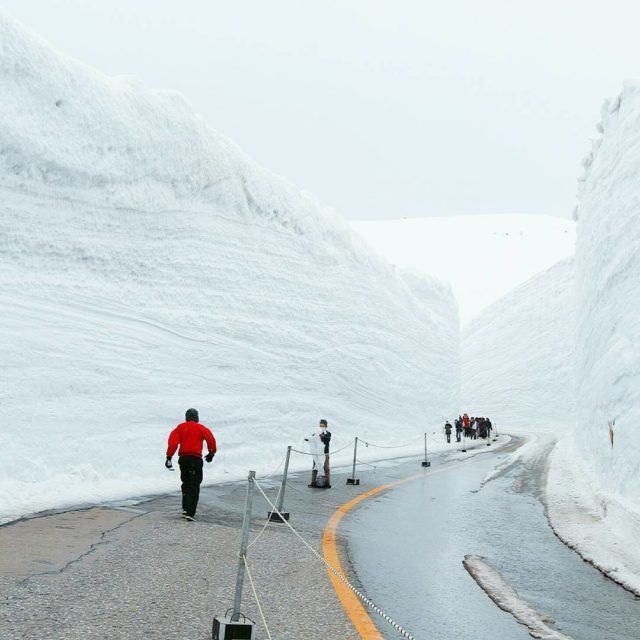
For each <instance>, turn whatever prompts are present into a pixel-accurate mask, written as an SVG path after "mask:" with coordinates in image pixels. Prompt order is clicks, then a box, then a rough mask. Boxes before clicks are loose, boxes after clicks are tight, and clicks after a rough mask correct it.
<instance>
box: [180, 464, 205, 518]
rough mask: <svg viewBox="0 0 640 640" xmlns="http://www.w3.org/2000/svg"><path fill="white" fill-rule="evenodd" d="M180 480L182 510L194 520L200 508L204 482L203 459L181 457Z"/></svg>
mask: <svg viewBox="0 0 640 640" xmlns="http://www.w3.org/2000/svg"><path fill="white" fill-rule="evenodd" d="M178 464H179V465H180V480H182V510H183V511H184V512H185V513H186V514H187V515H188V516H191V517H192V518H193V516H195V515H196V509H197V508H198V498H199V497H200V483H201V482H202V458H200V457H198V456H180V458H178Z"/></svg>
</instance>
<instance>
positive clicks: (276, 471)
mask: <svg viewBox="0 0 640 640" xmlns="http://www.w3.org/2000/svg"><path fill="white" fill-rule="evenodd" d="M286 459H287V456H286V455H285V456H284V457H283V458H282V460H280V464H279V465H278V467H277V469H276V470H275V471H272V472H271V473H270V474H269V475H268V476H261V477H260V480H268V479H269V478H272V477H273V476H275V475H276V473H278V471H280V469H282V465H283V464H284V461H285V460H286Z"/></svg>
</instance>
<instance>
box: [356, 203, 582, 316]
mask: <svg viewBox="0 0 640 640" xmlns="http://www.w3.org/2000/svg"><path fill="white" fill-rule="evenodd" d="M352 226H353V227H354V228H355V229H356V231H358V233H360V234H361V235H362V236H363V237H364V238H365V239H366V240H367V242H368V243H369V244H370V245H371V246H372V247H373V248H374V249H376V250H377V251H379V252H380V253H381V254H382V255H383V256H385V257H386V258H387V259H389V260H390V261H391V262H393V263H395V264H397V265H398V266H400V267H404V268H411V269H415V270H418V271H422V272H424V273H429V274H432V275H434V276H436V277H438V278H440V279H442V280H445V281H447V282H450V283H451V286H452V288H453V292H454V295H455V296H456V298H457V300H458V302H459V305H460V320H461V322H462V324H463V325H465V324H466V323H468V322H469V321H470V320H471V319H472V318H474V317H475V316H477V315H478V314H479V313H480V312H481V311H483V310H484V309H485V308H486V307H488V306H489V305H490V304H492V303H493V302H495V301H496V300H498V299H499V298H501V297H502V296H504V295H505V294H507V293H508V292H509V291H511V290H512V289H514V288H515V287H517V286H518V285H520V284H522V283H524V282H526V281H527V280H528V279H529V278H531V277H532V276H533V275H535V274H537V273H539V272H540V271H545V270H546V269H548V268H549V267H551V266H552V265H554V264H555V263H556V262H558V261H560V260H563V259H565V258H570V257H573V253H574V243H575V223H574V222H573V221H571V220H565V219H562V218H553V217H550V216H544V215H526V214H513V215H469V216H446V217H431V218H417V219H402V220H384V221H372V222H353V223H352Z"/></svg>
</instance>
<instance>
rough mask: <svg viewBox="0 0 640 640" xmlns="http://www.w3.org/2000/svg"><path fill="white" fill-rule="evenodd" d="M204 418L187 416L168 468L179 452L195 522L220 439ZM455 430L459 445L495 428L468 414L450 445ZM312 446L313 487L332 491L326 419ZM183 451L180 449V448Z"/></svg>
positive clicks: (187, 508)
mask: <svg viewBox="0 0 640 640" xmlns="http://www.w3.org/2000/svg"><path fill="white" fill-rule="evenodd" d="M199 420H200V418H199V416H198V412H197V411H196V410H195V409H189V410H188V411H187V412H186V414H185V421H184V422H182V423H180V424H179V425H178V426H177V427H176V428H175V429H174V430H173V431H172V432H171V433H170V435H169V443H168V446H167V456H166V459H165V466H166V467H167V469H170V470H173V463H172V458H173V455H174V454H175V453H176V451H178V456H179V457H178V464H179V465H180V479H181V481H182V515H183V516H184V517H185V518H186V519H187V520H193V519H194V516H195V513H196V508H197V506H198V498H199V496H200V484H201V483H202V466H203V461H202V448H203V445H204V444H206V445H207V450H208V453H207V455H206V456H205V457H204V459H205V460H206V461H207V462H211V461H212V460H213V457H214V456H215V455H216V451H217V445H216V439H215V438H214V436H213V433H211V430H210V429H209V428H207V427H205V426H204V425H203V424H200V422H199ZM454 429H455V434H456V442H460V441H461V440H462V437H463V436H464V437H466V438H471V439H472V440H476V439H477V438H490V437H491V430H492V429H493V425H492V424H491V420H489V418H477V417H471V418H470V417H469V415H468V414H466V413H465V414H463V415H461V416H458V417H457V418H456V419H455V420H454V424H453V425H452V424H451V423H450V422H449V421H448V420H447V422H446V424H445V426H444V432H445V435H446V437H447V442H448V443H450V442H451V434H452V433H453V431H454ZM305 441H306V442H308V443H309V449H310V453H311V456H312V458H313V466H312V470H311V482H310V483H309V487H313V488H318V489H330V488H331V482H330V471H329V443H330V442H331V432H330V431H329V429H328V425H327V421H326V420H324V419H322V420H320V424H319V425H318V429H317V430H316V431H315V432H314V433H312V434H310V435H309V436H308V437H306V438H305ZM178 448H179V449H178Z"/></svg>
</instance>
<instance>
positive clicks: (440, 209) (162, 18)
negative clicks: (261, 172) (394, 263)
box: [0, 0, 640, 219]
mask: <svg viewBox="0 0 640 640" xmlns="http://www.w3.org/2000/svg"><path fill="white" fill-rule="evenodd" d="M0 7H2V8H3V9H4V11H6V12H7V13H9V14H10V15H13V16H14V17H16V18H18V19H19V20H21V21H22V22H24V23H26V24H27V25H29V26H30V27H31V28H33V29H34V30H36V31H37V32H39V33H40V34H41V35H43V36H44V37H45V38H46V39H47V40H49V41H50V42H51V43H52V44H53V45H55V46H56V47H57V48H59V49H61V50H63V51H64V52H66V53H68V54H70V55H72V56H74V57H76V58H79V59H81V60H83V61H85V62H87V63H89V64H91V65H93V66H95V67H97V68H99V69H101V70H102V71H104V72H106V73H108V74H110V75H119V74H126V75H131V74H134V75H138V76H140V77H141V78H142V79H143V80H144V82H145V83H146V84H147V85H148V86H151V87H163V88H165V87H166V88H174V89H177V90H179V91H181V92H182V93H183V94H184V95H185V96H186V97H187V98H188V100H189V101H190V102H191V103H192V104H193V106H194V108H195V109H196V110H197V111H198V112H200V113H201V114H202V115H203V116H204V117H205V119H206V120H207V121H208V122H209V123H210V124H211V125H212V126H213V127H214V128H216V129H218V130H220V131H222V132H223V133H225V134H227V135H229V136H230V137H231V138H233V139H234V140H236V141H237V142H238V143H239V144H240V145H241V146H242V147H243V148H244V149H245V150H246V151H247V152H248V153H249V154H250V155H252V156H253V157H254V158H255V159H256V160H258V161H259V162H260V163H261V164H263V165H264V166H266V167H269V168H270V169H272V170H273V171H275V172H276V173H279V174H282V175H285V176H287V177H289V178H290V179H291V180H293V181H294V182H295V183H297V184H298V185H299V186H301V187H303V188H305V189H307V190H309V191H312V192H314V193H315V194H316V195H317V196H318V197H319V198H320V199H321V200H322V201H323V202H325V203H326V204H329V205H332V206H334V207H336V208H337V209H338V210H339V211H341V212H342V213H343V214H344V215H345V216H347V217H348V218H360V219H367V218H372V219H373V218H397V217H403V216H407V217H417V216H428V215H449V214H458V213H512V212H523V213H547V214H551V215H558V216H566V217H568V216H570V214H571V210H572V208H573V205H574V199H575V191H576V178H577V177H578V175H579V174H580V161H581V159H582V157H583V156H584V155H585V153H586V152H587V150H588V149H589V138H591V137H596V132H595V123H596V122H597V120H598V119H599V110H600V106H601V104H602V101H603V99H604V98H605V97H608V96H612V95H614V94H616V93H617V92H618V91H619V89H620V87H621V85H622V81H623V80H624V79H625V78H627V77H640V37H639V36H638V25H640V3H638V2H631V1H626V2H622V1H610V0H609V1H607V2H604V1H602V2H593V1H588V0H582V1H574V0H553V1H551V0H535V1H534V0H531V1H530V2H524V1H518V0H504V1H486V0H442V1H431V0H394V1H393V2H391V1H389V0H384V1H377V0H335V1H334V0H317V1H315V2H311V1H305V0H291V1H283V0H254V1H250V2H249V1H243V0H225V1H218V0H182V1H181V2H177V1H176V0H130V1H129V2H124V1H121V0H113V1H110V2H109V1H107V0H0ZM0 44H1V43H0Z"/></svg>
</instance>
